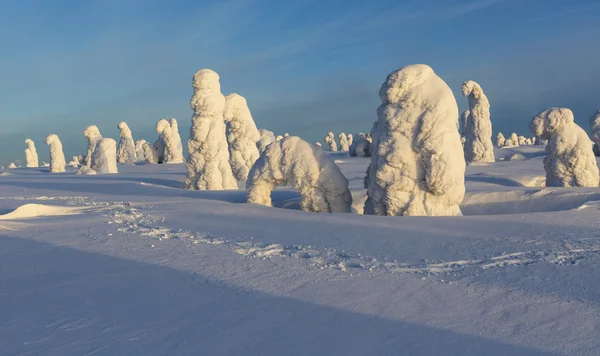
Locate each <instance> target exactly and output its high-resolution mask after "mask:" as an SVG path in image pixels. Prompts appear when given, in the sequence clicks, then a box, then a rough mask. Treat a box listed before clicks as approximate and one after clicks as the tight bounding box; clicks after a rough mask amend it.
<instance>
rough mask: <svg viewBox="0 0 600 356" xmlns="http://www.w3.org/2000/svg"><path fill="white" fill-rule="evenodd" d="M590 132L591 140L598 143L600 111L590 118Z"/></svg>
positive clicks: (599, 137) (599, 138)
mask: <svg viewBox="0 0 600 356" xmlns="http://www.w3.org/2000/svg"><path fill="white" fill-rule="evenodd" d="M590 130H591V131H592V140H593V141H594V142H595V143H600V110H598V111H596V112H595V113H594V115H592V116H590Z"/></svg>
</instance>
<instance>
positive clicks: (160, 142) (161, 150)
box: [152, 135, 166, 164]
mask: <svg viewBox="0 0 600 356" xmlns="http://www.w3.org/2000/svg"><path fill="white" fill-rule="evenodd" d="M152 149H153V150H154V152H156V163H159V164H163V163H165V151H166V148H165V140H164V139H163V137H162V135H159V136H158V138H157V139H156V141H154V144H153V145H152Z"/></svg>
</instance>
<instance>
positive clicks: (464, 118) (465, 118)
mask: <svg viewBox="0 0 600 356" xmlns="http://www.w3.org/2000/svg"><path fill="white" fill-rule="evenodd" d="M469 115H471V110H469V109H467V110H465V111H463V113H462V114H460V126H461V131H460V135H461V136H462V137H465V140H466V137H467V126H468V125H469Z"/></svg>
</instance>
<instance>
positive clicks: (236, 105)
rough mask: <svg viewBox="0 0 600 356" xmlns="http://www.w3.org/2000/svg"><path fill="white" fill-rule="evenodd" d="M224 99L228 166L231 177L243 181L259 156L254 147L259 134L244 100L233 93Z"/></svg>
mask: <svg viewBox="0 0 600 356" xmlns="http://www.w3.org/2000/svg"><path fill="white" fill-rule="evenodd" d="M225 99H226V106H225V122H227V143H228V144H229V164H230V165H231V171H232V172H233V176H234V177H235V178H236V179H237V180H245V179H246V178H248V172H250V168H252V166H253V165H254V162H256V160H257V159H258V157H259V156H260V154H259V153H258V148H257V147H256V142H258V141H259V139H260V134H259V133H258V130H257V129H256V125H255V124H254V120H252V114H251V113H250V109H249V108H248V103H247V102H246V99H245V98H244V97H243V96H241V95H238V94H235V93H234V94H229V95H227V96H226V97H225Z"/></svg>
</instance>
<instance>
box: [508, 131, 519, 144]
mask: <svg viewBox="0 0 600 356" xmlns="http://www.w3.org/2000/svg"><path fill="white" fill-rule="evenodd" d="M510 141H511V142H512V145H513V146H518V145H519V136H517V134H516V133H514V132H513V133H511V134H510Z"/></svg>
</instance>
